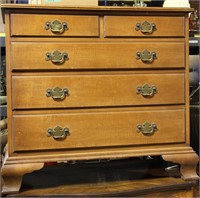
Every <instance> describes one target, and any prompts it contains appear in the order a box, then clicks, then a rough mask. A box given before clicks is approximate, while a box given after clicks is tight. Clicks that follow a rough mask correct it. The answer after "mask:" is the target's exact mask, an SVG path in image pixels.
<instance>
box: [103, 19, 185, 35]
mask: <svg viewBox="0 0 200 198" xmlns="http://www.w3.org/2000/svg"><path fill="white" fill-rule="evenodd" d="M104 26H105V27H104V29H105V30H104V36H105V37H138V36H139V37H184V36H185V19H184V17H160V16H159V17H158V16H157V17H155V16H106V17H105V18H104Z"/></svg>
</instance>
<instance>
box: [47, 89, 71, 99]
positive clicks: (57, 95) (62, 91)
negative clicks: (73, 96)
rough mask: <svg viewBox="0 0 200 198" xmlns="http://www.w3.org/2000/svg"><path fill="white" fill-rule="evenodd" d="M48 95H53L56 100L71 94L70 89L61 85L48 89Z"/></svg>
mask: <svg viewBox="0 0 200 198" xmlns="http://www.w3.org/2000/svg"><path fill="white" fill-rule="evenodd" d="M46 96H47V97H52V98H53V99H54V100H63V99H64V98H65V97H66V96H69V90H68V89H66V88H64V89H61V88H60V87H55V88H53V89H47V91H46Z"/></svg>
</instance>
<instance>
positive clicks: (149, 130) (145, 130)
mask: <svg viewBox="0 0 200 198" xmlns="http://www.w3.org/2000/svg"><path fill="white" fill-rule="evenodd" d="M157 130H158V129H157V125H156V124H155V123H152V124H150V123H149V122H144V123H143V124H138V125H137V131H138V133H140V132H141V133H142V134H143V135H146V136H151V135H153V134H154V133H155V131H157Z"/></svg>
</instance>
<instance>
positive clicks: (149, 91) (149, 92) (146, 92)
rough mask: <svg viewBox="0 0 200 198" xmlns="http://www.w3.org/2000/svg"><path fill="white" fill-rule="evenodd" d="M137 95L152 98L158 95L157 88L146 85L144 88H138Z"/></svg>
mask: <svg viewBox="0 0 200 198" xmlns="http://www.w3.org/2000/svg"><path fill="white" fill-rule="evenodd" d="M136 93H137V94H141V95H142V96H144V97H151V96H153V95H154V94H156V93H157V87H156V86H149V85H148V84H144V85H143V86H138V87H137V88H136Z"/></svg>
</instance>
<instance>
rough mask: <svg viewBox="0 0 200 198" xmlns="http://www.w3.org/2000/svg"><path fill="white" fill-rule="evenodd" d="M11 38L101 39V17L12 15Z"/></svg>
mask: <svg viewBox="0 0 200 198" xmlns="http://www.w3.org/2000/svg"><path fill="white" fill-rule="evenodd" d="M11 36H54V37H56V36H66V37H99V17H98V16H74V15H38V14H37V15H36V14H23V15H21V14H12V15H11Z"/></svg>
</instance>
